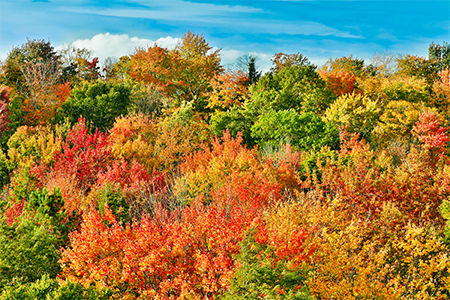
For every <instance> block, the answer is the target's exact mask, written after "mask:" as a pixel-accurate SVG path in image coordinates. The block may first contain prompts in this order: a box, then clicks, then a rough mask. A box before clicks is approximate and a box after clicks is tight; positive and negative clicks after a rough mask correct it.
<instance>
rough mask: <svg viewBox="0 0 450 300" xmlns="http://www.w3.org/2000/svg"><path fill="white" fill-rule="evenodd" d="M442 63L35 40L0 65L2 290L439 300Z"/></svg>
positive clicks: (447, 210) (195, 45)
mask: <svg viewBox="0 0 450 300" xmlns="http://www.w3.org/2000/svg"><path fill="white" fill-rule="evenodd" d="M449 59H450V47H449V46H448V45H447V44H445V43H444V45H443V46H440V45H435V44H432V45H430V48H429V57H428V58H422V57H417V56H412V55H407V56H390V55H379V56H376V57H374V58H373V59H372V61H370V63H367V62H365V61H364V60H362V59H358V58H354V57H352V56H349V57H342V58H337V59H330V60H329V61H328V63H327V64H325V65H324V66H323V67H321V68H318V67H316V66H314V65H313V64H312V63H310V62H309V61H308V59H307V58H306V57H304V56H303V55H301V54H298V53H297V54H284V53H279V54H276V55H274V57H273V58H272V62H273V67H272V69H271V70H270V71H268V72H267V73H265V74H263V75H262V74H261V73H260V72H258V71H257V68H256V65H255V63H256V62H257V61H256V60H255V58H254V57H251V56H247V57H244V58H242V61H244V62H246V63H247V65H246V68H244V69H241V70H236V69H234V70H227V71H225V68H224V66H222V65H221V61H220V51H219V50H217V49H214V48H212V47H211V46H210V45H209V44H208V43H207V42H206V41H205V39H204V38H203V37H202V36H201V35H197V34H194V33H192V32H189V33H187V34H185V35H184V36H183V38H182V39H181V42H180V43H179V44H178V45H177V46H176V47H175V48H174V49H165V48H162V47H158V46H157V45H154V46H151V47H149V48H146V49H136V51H135V52H134V53H133V54H130V55H129V56H124V57H121V58H120V59H119V60H117V61H115V62H111V61H110V62H109V64H107V65H106V66H102V68H100V66H99V61H98V59H97V58H91V57H89V52H88V51H87V50H86V49H72V48H68V49H63V50H60V51H58V52H57V51H55V49H54V48H53V47H52V46H51V45H50V43H49V42H45V41H37V40H29V41H28V42H27V43H26V44H24V45H22V46H21V47H17V48H14V49H13V50H12V51H11V53H10V54H9V56H8V58H7V59H6V61H5V62H2V65H1V74H0V81H1V85H0V135H1V149H2V151H1V153H0V178H1V184H2V186H3V189H2V194H1V201H0V213H1V218H0V274H1V275H0V290H1V291H2V292H1V293H0V298H1V299H36V298H37V299H447V298H448V297H449V296H450V274H449V271H450V258H449V243H450V233H449V232H450V231H449V229H448V225H447V220H448V219H450V201H449V196H450V167H449V159H450V157H449V150H448V142H449V133H448V126H449V124H448V121H449V119H448V115H449V108H450V106H449V105H450V102H449V101H450V82H449V74H450V73H449V72H450V71H449V66H450V61H449Z"/></svg>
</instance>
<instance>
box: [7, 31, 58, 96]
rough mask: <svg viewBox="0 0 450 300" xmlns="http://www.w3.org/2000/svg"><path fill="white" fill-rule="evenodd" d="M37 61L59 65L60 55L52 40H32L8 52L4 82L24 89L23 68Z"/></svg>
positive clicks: (18, 88)
mask: <svg viewBox="0 0 450 300" xmlns="http://www.w3.org/2000/svg"><path fill="white" fill-rule="evenodd" d="M36 63H42V64H48V65H52V66H53V67H54V68H55V69H57V67H58V66H59V56H58V55H57V53H56V51H55V49H54V47H53V46H51V44H50V42H46V41H45V40H31V39H29V38H28V39H27V42H26V43H25V44H23V45H22V46H21V47H15V48H13V49H12V50H11V52H10V53H9V54H8V57H7V58H6V61H5V66H4V72H5V73H4V78H3V81H4V82H3V83H4V84H6V85H8V86H11V87H15V88H16V90H17V91H23V90H24V88H25V87H24V85H25V77H24V74H23V70H24V68H25V67H26V65H27V64H28V65H30V64H31V65H34V64H36Z"/></svg>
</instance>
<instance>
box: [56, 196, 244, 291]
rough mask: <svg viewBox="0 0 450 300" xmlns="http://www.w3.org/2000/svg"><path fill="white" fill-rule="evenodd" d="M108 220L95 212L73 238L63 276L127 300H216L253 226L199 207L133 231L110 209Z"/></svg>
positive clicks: (162, 215)
mask: <svg viewBox="0 0 450 300" xmlns="http://www.w3.org/2000/svg"><path fill="white" fill-rule="evenodd" d="M104 217H105V219H103V218H102V217H101V216H100V215H99V214H98V213H97V212H96V211H91V212H90V213H88V214H87V215H86V216H85V218H84V221H83V223H82V225H81V230H80V231H78V232H74V233H73V234H72V235H71V237H70V238H71V247H70V248H68V249H65V250H63V253H62V259H61V263H62V267H63V276H64V277H65V278H67V279H70V280H74V281H76V282H80V283H82V284H85V285H89V284H94V283H95V284H100V285H103V286H108V287H112V288H115V289H116V290H117V291H118V292H119V293H120V294H122V295H124V296H125V297H128V298H127V299H134V298H137V297H138V296H139V295H140V296H141V297H147V298H153V299H154V298H161V299H184V298H186V297H193V298H198V297H201V298H203V299H211V298H212V297H213V295H216V294H218V293H220V292H221V291H222V290H223V289H224V288H226V286H227V285H228V278H229V277H230V276H231V275H232V273H233V270H234V269H235V268H236V266H235V261H234V256H235V255H236V254H237V253H238V252H239V251H240V246H239V243H240V241H241V240H242V238H243V233H244V231H245V229H246V228H247V227H248V225H249V223H248V222H247V221H245V213H244V212H243V210H242V209H239V208H238V207H236V208H235V210H233V211H230V212H228V213H226V212H225V211H224V210H220V209H218V208H217V207H214V206H209V207H207V208H206V207H204V206H203V205H202V204H201V203H199V202H196V203H194V204H193V205H192V206H191V207H186V208H184V209H183V210H179V211H174V212H173V213H169V212H168V211H167V210H164V209H162V208H161V207H159V208H157V209H156V213H155V215H154V217H153V218H151V217H148V216H147V217H144V218H143V219H142V220H141V222H140V223H135V224H134V225H133V226H132V227H130V226H127V227H125V228H124V227H122V226H121V225H119V224H118V223H117V222H116V220H115V217H114V215H113V214H112V213H111V212H110V211H109V209H107V210H106V211H105V214H104ZM105 220H106V223H107V224H106V225H105Z"/></svg>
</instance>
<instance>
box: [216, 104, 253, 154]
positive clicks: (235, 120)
mask: <svg viewBox="0 0 450 300" xmlns="http://www.w3.org/2000/svg"><path fill="white" fill-rule="evenodd" d="M252 119H253V118H252V117H251V116H250V115H249V113H248V112H247V111H246V110H245V109H242V108H237V107H232V108H231V109H230V110H228V111H218V112H216V113H215V114H213V115H212V116H211V133H212V134H213V135H217V136H218V137H221V136H222V135H223V132H224V131H225V130H226V129H228V130H229V132H230V133H231V136H233V137H236V136H237V134H238V132H241V133H242V139H243V142H244V144H246V145H247V146H250V147H252V146H253V145H254V144H255V142H254V139H253V138H252V136H251V127H252V125H253V121H252Z"/></svg>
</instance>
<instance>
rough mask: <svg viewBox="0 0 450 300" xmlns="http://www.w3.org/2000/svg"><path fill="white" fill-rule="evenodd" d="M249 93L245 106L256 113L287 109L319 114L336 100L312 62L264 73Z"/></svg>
mask: <svg viewBox="0 0 450 300" xmlns="http://www.w3.org/2000/svg"><path fill="white" fill-rule="evenodd" d="M251 92H252V101H251V102H250V103H249V104H248V109H249V111H251V112H255V113H257V114H259V113H264V112H267V111H270V110H274V111H279V110H288V109H295V110H296V111H297V112H298V113H302V112H315V113H318V114H321V113H323V112H324V111H325V110H326V109H327V107H328V106H329V105H330V104H331V103H332V102H333V101H334V100H335V99H336V96H335V95H334V94H333V92H332V91H331V90H330V89H329V88H328V87H327V86H326V83H325V81H324V80H322V79H321V78H320V76H319V74H318V73H317V72H316V67H315V66H312V65H303V66H297V65H293V66H291V67H286V68H283V69H281V70H280V71H279V72H277V73H267V74H265V75H264V76H263V77H261V79H260V80H259V81H258V83H257V84H256V85H254V86H252V88H251Z"/></svg>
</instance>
